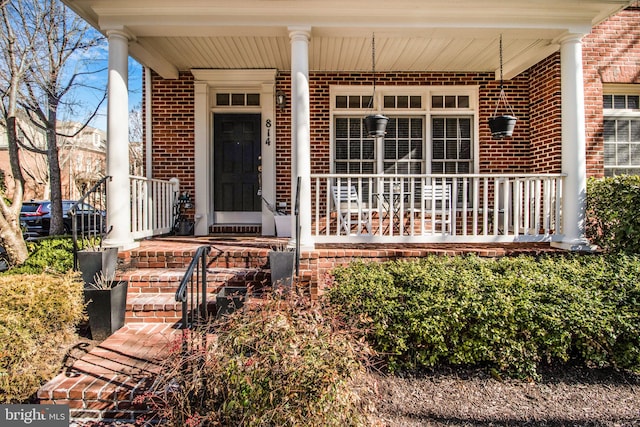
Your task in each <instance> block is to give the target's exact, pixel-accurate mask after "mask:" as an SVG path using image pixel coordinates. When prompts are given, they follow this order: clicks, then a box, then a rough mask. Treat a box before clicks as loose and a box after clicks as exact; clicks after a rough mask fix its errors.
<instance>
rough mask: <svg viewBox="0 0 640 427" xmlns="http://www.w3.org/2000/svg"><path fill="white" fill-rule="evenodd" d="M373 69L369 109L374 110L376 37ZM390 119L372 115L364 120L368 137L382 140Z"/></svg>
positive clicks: (372, 39)
mask: <svg viewBox="0 0 640 427" xmlns="http://www.w3.org/2000/svg"><path fill="white" fill-rule="evenodd" d="M371 69H372V71H373V94H372V95H371V99H370V100H369V105H368V106H367V108H370V109H371V110H373V102H374V101H373V100H374V99H375V97H376V35H375V34H373V35H372V36H371ZM388 122H389V117H386V116H383V115H382V114H370V115H368V116H367V117H365V118H364V128H365V130H366V132H367V136H372V137H374V138H382V137H384V136H385V135H386V134H387V123H388Z"/></svg>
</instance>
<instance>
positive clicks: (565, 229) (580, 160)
mask: <svg viewBox="0 0 640 427" xmlns="http://www.w3.org/2000/svg"><path fill="white" fill-rule="evenodd" d="M582 37H583V34H570V35H569V36H567V37H565V38H564V39H563V40H561V42H560V43H561V45H560V62H561V79H562V83H561V85H562V172H563V173H565V174H567V176H566V178H565V180H564V186H563V191H562V200H563V204H562V234H563V235H564V237H563V239H562V242H557V243H554V244H553V245H554V246H556V247H560V248H563V249H567V250H590V249H591V248H590V246H589V241H588V240H587V239H586V238H585V210H586V194H587V159H586V136H585V118H584V115H585V112H584V79H583V71H582Z"/></svg>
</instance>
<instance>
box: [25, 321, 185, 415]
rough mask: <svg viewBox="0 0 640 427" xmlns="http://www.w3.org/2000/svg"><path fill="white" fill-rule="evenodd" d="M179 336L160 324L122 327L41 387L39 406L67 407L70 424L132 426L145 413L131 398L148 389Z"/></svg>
mask: <svg viewBox="0 0 640 427" xmlns="http://www.w3.org/2000/svg"><path fill="white" fill-rule="evenodd" d="M179 333H180V331H179V330H178V329H174V328H172V326H171V325H169V324H166V323H145V324H142V323H137V324H135V323H134V324H130V325H125V326H124V327H123V328H122V329H120V330H118V331H116V333H115V334H113V335H112V336H110V337H109V338H107V339H106V340H105V341H103V342H102V343H101V344H100V345H99V346H96V347H94V348H93V349H92V350H91V351H90V352H89V353H88V354H85V355H84V356H83V357H82V358H81V359H79V360H76V361H75V362H74V363H73V366H71V367H69V368H67V369H66V371H65V372H63V373H61V374H59V375H57V376H56V377H54V378H53V379H52V380H51V381H49V382H48V383H47V384H45V385H44V386H42V387H41V388H40V390H38V393H37V397H38V399H39V402H40V403H42V404H66V405H69V408H70V412H71V420H72V421H77V422H89V421H91V420H95V421H102V422H110V421H114V420H117V421H119V422H135V420H136V418H137V417H138V416H140V415H142V414H145V413H147V412H148V409H147V407H146V406H145V405H144V404H140V403H136V402H135V398H136V397H137V396H140V395H142V394H143V393H144V392H145V390H147V389H148V388H149V386H150V385H151V384H152V383H153V380H154V377H155V375H157V374H158V372H160V369H162V367H161V362H162V360H163V359H164V358H165V357H166V355H167V354H169V351H171V349H172V348H176V346H177V344H176V340H177V339H178V338H179V336H180V335H179ZM177 347H179V346H177Z"/></svg>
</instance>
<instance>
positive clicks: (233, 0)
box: [63, 0, 632, 78]
mask: <svg viewBox="0 0 640 427" xmlns="http://www.w3.org/2000/svg"><path fill="white" fill-rule="evenodd" d="M63 2H64V3H66V4H67V5H68V6H70V7H71V8H72V9H73V10H75V11H76V12H77V13H78V14H80V16H82V17H83V18H84V19H86V20H87V21H88V22H89V23H91V24H92V25H93V26H95V27H96V28H97V29H98V30H100V31H101V32H102V33H105V34H106V32H107V31H109V30H122V31H125V32H127V33H128V34H129V35H130V36H131V37H132V42H131V43H130V47H129V49H130V51H129V52H130V54H131V56H132V57H134V58H136V59H137V60H138V61H139V62H141V63H142V64H144V65H147V66H149V67H150V68H152V69H154V70H155V71H157V72H158V73H159V74H160V75H162V76H163V77H165V78H175V77H177V73H178V71H180V70H189V69H192V68H212V69H229V68H276V69H279V70H289V69H290V60H291V53H290V43H289V37H288V31H289V30H288V28H290V27H307V28H310V30H311V42H310V45H309V68H310V69H311V70H327V71H370V70H371V36H372V34H373V33H374V32H375V36H376V70H377V71H392V70H406V71H459V72H465V71H474V72H496V73H498V72H499V57H498V39H499V35H500V34H503V38H504V71H505V78H511V77H513V76H515V75H517V74H519V73H520V72H522V71H524V70H526V69H527V68H529V67H530V66H531V65H533V64H535V63H536V62H538V61H540V60H541V59H543V58H545V57H547V56H548V55H550V54H551V53H553V52H555V51H556V50H558V48H559V44H558V43H559V40H560V39H561V38H562V36H564V35H566V34H568V33H581V34H586V33H588V32H589V31H590V29H591V27H592V26H593V25H595V24H597V23H598V22H600V21H602V20H604V19H606V18H607V17H608V16H610V15H611V14H613V13H615V12H617V11H618V10H620V9H621V8H623V7H625V6H627V5H629V4H630V3H632V1H630V0H561V1H558V0H536V1H531V0H512V1H510V2H505V1H504V0H483V1H478V0H447V1H436V0H393V1H388V0H387V1H382V0H182V1H174V0H136V1H131V0H63ZM497 77H499V74H497Z"/></svg>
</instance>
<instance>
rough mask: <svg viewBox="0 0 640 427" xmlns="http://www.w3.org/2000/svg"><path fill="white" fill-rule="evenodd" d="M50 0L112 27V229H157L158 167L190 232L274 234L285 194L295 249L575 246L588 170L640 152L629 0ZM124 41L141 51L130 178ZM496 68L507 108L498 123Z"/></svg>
mask: <svg viewBox="0 0 640 427" xmlns="http://www.w3.org/2000/svg"><path fill="white" fill-rule="evenodd" d="M64 3H66V4H67V5H68V6H70V7H71V8H72V9H73V10H75V11H76V12H77V13H78V14H80V15H81V16H82V17H83V18H84V19H86V20H87V21H88V22H90V23H91V24H92V25H94V26H95V27H96V28H97V29H98V30H100V31H101V32H102V33H103V34H105V35H106V36H107V37H108V40H109V58H110V59H109V76H110V77H109V78H110V81H109V110H108V114H109V118H108V146H109V154H108V158H107V173H108V175H111V176H112V177H113V179H112V181H111V182H110V184H109V185H110V187H109V191H110V194H119V195H123V197H117V198H114V197H110V199H109V200H110V202H109V206H108V222H109V223H110V224H111V225H112V226H113V229H112V232H111V234H110V236H109V243H110V244H112V245H117V246H121V247H131V246H133V245H135V239H136V238H138V237H143V236H148V235H152V234H158V233H161V232H166V231H167V230H168V229H169V228H168V227H170V225H169V224H168V223H167V221H169V222H170V220H171V218H169V217H168V216H167V213H166V212H169V211H170V209H171V204H172V203H173V198H172V197H174V196H172V195H171V194H174V193H175V192H174V189H175V188H174V187H171V186H167V185H168V184H166V183H168V182H169V181H170V180H172V179H173V180H174V181H173V184H171V185H174V184H175V183H176V182H179V185H180V187H179V188H180V190H179V191H180V192H185V191H186V192H187V193H189V194H190V195H191V196H192V197H193V200H194V210H193V212H191V214H192V215H193V219H194V221H195V234H196V235H207V234H208V233H210V232H211V231H215V230H217V229H225V228H224V227H228V228H227V229H229V228H230V229H238V230H240V229H243V228H251V227H255V228H256V229H257V230H260V232H261V233H262V234H263V235H274V233H275V232H276V230H275V224H274V214H273V208H274V207H275V208H277V209H279V210H282V211H284V212H286V213H292V212H293V211H294V210H295V209H294V205H295V203H296V201H298V202H299V204H298V207H299V213H300V216H299V225H300V233H299V242H298V243H300V245H301V247H303V248H313V247H314V246H315V244H317V243H367V242H373V243H396V244H398V243H399V244H403V243H413V242H419V243H427V242H428V243H438V242H529V241H531V242H540V241H543V242H551V243H552V244H553V245H556V246H559V247H562V248H566V249H581V248H584V247H585V246H586V245H587V244H588V242H587V241H586V239H585V238H584V209H585V206H584V195H585V191H586V178H587V176H603V175H607V174H616V173H625V172H627V173H637V172H638V171H640V106H639V105H638V98H639V95H640V25H639V22H640V7H639V6H640V5H639V4H638V3H637V1H628V0H607V1H604V0H588V1H584V0H566V1H562V2H558V1H551V0H542V1H538V2H535V3H532V2H527V1H512V2H509V3H508V4H505V2H500V1H497V0H491V1H483V2H477V1H470V0H458V1H455V2H451V1H449V2H441V1H429V2H414V1H411V0H406V1H404V0H403V1H398V2H395V1H394V2H382V1H378V0H374V1H367V2H363V1H359V0H357V1H350V2H335V1H322V2H320V1H315V0H311V1H305V2H286V3H282V2H279V1H271V0H262V1H257V0H251V1H243V2H230V1H211V2H201V1H186V2H179V3H178V2H172V1H162V2H158V1H146V0H145V1H137V2H120V1H113V0H93V1H87V0H64ZM501 40H502V41H501ZM128 55H131V56H132V57H134V58H135V59H136V60H138V61H139V62H140V63H141V64H143V65H144V66H145V75H144V90H145V94H144V98H143V103H144V118H145V129H144V131H145V137H144V145H145V148H144V152H145V155H146V165H147V167H146V174H147V175H146V176H145V177H137V178H135V179H134V178H130V177H129V174H128V166H127V156H126V153H127V146H126V145H127V143H128V140H127V133H126V126H124V125H123V124H124V123H127V116H126V114H127V97H128V95H127V61H126V59H127V56H128ZM501 77H502V79H503V84H504V86H503V87H504V93H505V98H506V104H508V105H507V106H508V107H510V109H509V110H505V111H502V112H508V113H513V115H514V116H515V117H517V122H516V126H515V130H514V132H513V135H512V136H510V137H507V138H502V139H496V138H494V137H493V136H492V133H491V131H490V129H489V126H488V120H489V118H490V117H492V116H493V115H494V114H495V113H498V114H500V113H501V110H500V109H498V108H497V107H498V106H499V105H500V104H499V102H500V100H501ZM500 108H502V109H505V104H504V103H503V104H502V106H501V107H500ZM373 114H383V115H385V116H386V117H388V118H389V122H388V125H387V129H386V134H385V135H384V136H383V137H373V136H370V135H369V134H368V133H367V132H365V130H364V125H363V118H364V117H365V116H368V115H373ZM297 177H300V180H299V182H300V186H299V187H298V186H297V183H298V180H297ZM176 179H177V181H176ZM163 185H164V187H163ZM157 186H160V187H162V188H164V190H158V189H157ZM345 189H346V190H345ZM352 193H353V194H352ZM125 195H128V197H125ZM350 195H355V197H352V198H348V199H347V198H346V197H345V196H350ZM296 196H297V197H296ZM129 206H133V209H130V208H129ZM158 218H162V220H159V219H158ZM288 221H289V222H290V224H291V225H292V226H293V225H294V224H295V220H294V218H293V217H292V218H291V219H288ZM130 224H131V225H130Z"/></svg>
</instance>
